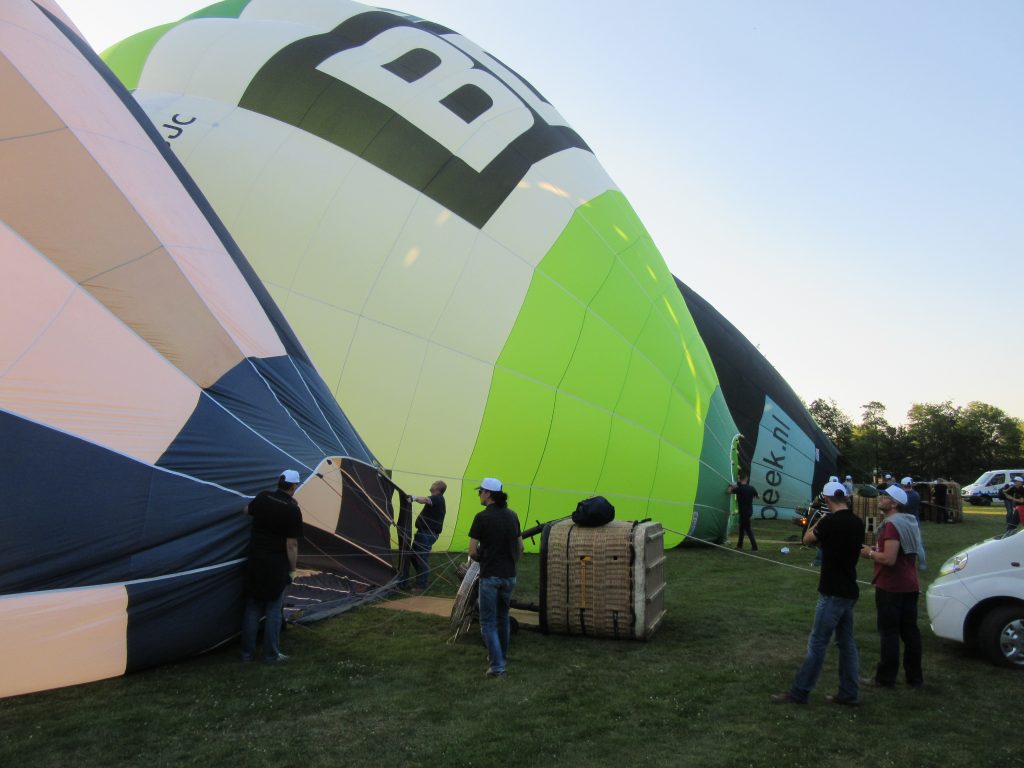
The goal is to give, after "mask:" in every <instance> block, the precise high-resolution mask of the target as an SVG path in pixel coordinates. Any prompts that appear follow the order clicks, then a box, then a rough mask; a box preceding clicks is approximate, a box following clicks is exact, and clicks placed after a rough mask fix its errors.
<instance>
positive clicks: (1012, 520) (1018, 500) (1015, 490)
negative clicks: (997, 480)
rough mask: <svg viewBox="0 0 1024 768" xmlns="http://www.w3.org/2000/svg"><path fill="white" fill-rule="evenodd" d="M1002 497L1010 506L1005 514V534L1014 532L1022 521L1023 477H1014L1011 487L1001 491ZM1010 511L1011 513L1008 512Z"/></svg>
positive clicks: (1023, 502) (1023, 503) (1023, 504)
mask: <svg viewBox="0 0 1024 768" xmlns="http://www.w3.org/2000/svg"><path fill="white" fill-rule="evenodd" d="M1003 496H1005V497H1006V499H1007V500H1008V501H1009V502H1010V505H1012V506H1011V507H1010V508H1008V509H1007V513H1006V532H1007V533H1009V532H1010V531H1012V530H1014V529H1015V528H1016V527H1017V526H1018V525H1020V524H1021V523H1022V522H1024V520H1022V519H1021V510H1022V509H1024V477H1020V476H1017V477H1014V478H1013V485H1011V486H1010V487H1009V488H1005V489H1003ZM1010 509H1012V512H1011V511H1010Z"/></svg>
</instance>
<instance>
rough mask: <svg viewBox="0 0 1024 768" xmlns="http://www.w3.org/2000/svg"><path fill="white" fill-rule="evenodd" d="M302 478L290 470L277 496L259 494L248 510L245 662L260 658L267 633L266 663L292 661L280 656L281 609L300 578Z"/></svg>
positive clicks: (243, 628)
mask: <svg viewBox="0 0 1024 768" xmlns="http://www.w3.org/2000/svg"><path fill="white" fill-rule="evenodd" d="M299 482H300V478H299V473H298V472H296V471H295V470H294V469H286V470H285V471H284V472H282V473H281V476H280V477H279V478H278V480H277V489H276V490H274V491H260V492H259V493H258V494H257V495H256V498H255V499H253V500H252V501H251V502H249V505H248V506H247V507H246V508H245V511H246V512H247V513H248V514H249V515H250V516H251V517H252V534H251V538H250V540H249V560H248V562H247V563H246V567H245V614H244V616H243V618H242V661H252V659H253V655H254V654H255V653H256V631H257V629H258V628H259V623H260V619H261V618H262V617H264V616H266V622H265V626H264V628H263V661H265V662H267V663H268V664H269V663H274V662H278V661H284V660H286V659H287V658H288V657H287V656H285V655H284V654H283V653H281V648H280V640H281V608H282V606H283V604H284V592H285V589H287V587H288V585H289V584H291V581H292V578H293V577H294V576H295V568H296V565H297V563H298V557H299V537H301V536H302V510H301V509H299V504H298V502H297V501H295V499H294V498H293V496H294V495H295V491H296V490H298V487H299Z"/></svg>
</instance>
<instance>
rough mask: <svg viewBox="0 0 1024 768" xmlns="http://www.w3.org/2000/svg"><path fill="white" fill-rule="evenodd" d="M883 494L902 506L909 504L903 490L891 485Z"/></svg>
mask: <svg viewBox="0 0 1024 768" xmlns="http://www.w3.org/2000/svg"><path fill="white" fill-rule="evenodd" d="M882 493H885V494H888V495H889V497H890V498H892V499H894V500H895V501H896V502H897V503H898V504H900V506H904V505H906V503H907V494H906V493H904V491H903V489H902V488H899V487H897V486H895V485H890V486H889V487H888V488H886V489H885V490H884V491H882Z"/></svg>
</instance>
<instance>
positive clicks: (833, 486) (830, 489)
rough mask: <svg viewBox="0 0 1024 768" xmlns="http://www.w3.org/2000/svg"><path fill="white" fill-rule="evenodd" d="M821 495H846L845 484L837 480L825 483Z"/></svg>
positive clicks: (833, 496)
mask: <svg viewBox="0 0 1024 768" xmlns="http://www.w3.org/2000/svg"><path fill="white" fill-rule="evenodd" d="M821 495H822V496H824V497H825V498H826V499H830V498H831V499H834V498H835V497H836V496H843V497H844V498H845V497H846V486H845V485H843V484H842V483H840V482H839V481H838V480H833V481H831V482H828V483H825V487H824V488H822V490H821Z"/></svg>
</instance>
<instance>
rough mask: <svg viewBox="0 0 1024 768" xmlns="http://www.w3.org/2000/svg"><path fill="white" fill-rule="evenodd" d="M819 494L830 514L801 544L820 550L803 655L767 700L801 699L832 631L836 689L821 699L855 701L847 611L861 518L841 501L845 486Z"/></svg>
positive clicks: (855, 667) (854, 593)
mask: <svg viewBox="0 0 1024 768" xmlns="http://www.w3.org/2000/svg"><path fill="white" fill-rule="evenodd" d="M821 495H822V497H823V498H824V499H825V501H826V503H827V504H828V508H829V512H830V513H831V514H828V515H824V516H823V517H822V518H821V519H820V520H819V521H818V522H817V523H816V524H815V525H814V526H813V527H812V528H811V529H810V530H808V531H807V533H805V534H804V544H807V545H811V544H817V545H819V546H820V547H821V550H822V561H821V576H820V577H819V578H818V595H819V596H818V604H817V606H816V608H815V611H814V624H813V626H812V627H811V636H810V638H809V639H808V641H807V656H806V657H805V658H804V662H803V664H802V665H801V667H800V669H799V671H798V672H797V673H796V677H795V678H794V680H793V685H792V686H791V687H790V689H789V690H788V691H786V692H785V693H778V694H774V695H772V696H771V697H770V700H771V702H772V703H773V704H806V703H807V700H808V697H809V696H810V694H811V691H812V690H814V687H815V685H816V684H817V682H818V677H819V676H820V675H821V668H822V666H823V665H824V663H825V655H826V653H827V652H828V644H829V641H830V640H831V639H832V637H833V635H834V636H835V639H836V645H837V646H838V647H839V692H838V693H837V694H836V695H835V696H826V697H825V698H826V700H827V701H830V702H832V703H833V704H845V705H847V706H856V705H857V704H859V703H860V687H859V676H860V657H859V655H858V653H857V642H856V640H854V637H853V615H854V607H855V606H856V604H857V598H858V597H859V596H860V588H859V587H858V586H857V557H858V555H859V554H860V548H861V546H862V545H863V544H864V522H863V521H862V520H861V519H860V518H859V517H854V515H853V513H852V512H851V511H850V508H849V506H847V503H846V489H845V488H843V486H842V484H841V483H837V482H832V483H828V484H826V485H825V488H824V490H823V491H822V492H821Z"/></svg>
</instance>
